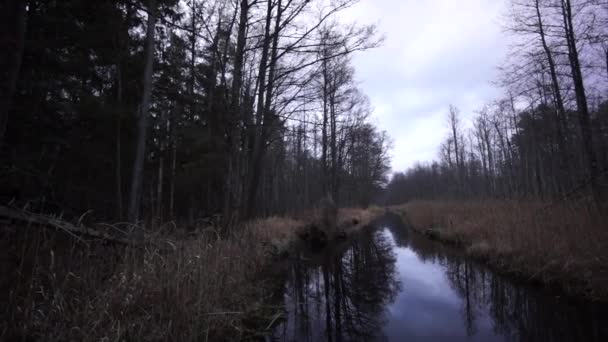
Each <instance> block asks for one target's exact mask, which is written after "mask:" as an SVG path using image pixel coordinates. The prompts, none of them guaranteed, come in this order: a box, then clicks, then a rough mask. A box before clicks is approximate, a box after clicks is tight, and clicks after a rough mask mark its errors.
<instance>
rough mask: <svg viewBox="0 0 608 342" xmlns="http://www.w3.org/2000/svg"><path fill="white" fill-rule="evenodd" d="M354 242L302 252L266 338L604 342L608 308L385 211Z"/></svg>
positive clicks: (292, 267)
mask: <svg viewBox="0 0 608 342" xmlns="http://www.w3.org/2000/svg"><path fill="white" fill-rule="evenodd" d="M373 226H374V227H373V228H370V229H367V230H365V231H363V232H361V233H360V234H359V235H358V236H356V237H354V238H353V241H349V242H348V243H345V244H342V245H339V246H334V247H333V248H329V249H326V250H323V251H321V252H319V253H311V252H308V251H306V250H305V249H302V250H301V251H300V252H298V253H297V255H295V256H294V257H293V259H292V260H291V262H290V267H289V275H288V277H287V281H286V283H285V290H284V291H285V292H284V304H285V306H286V309H287V312H288V313H287V317H286V319H285V321H284V322H282V323H281V324H279V325H278V326H277V327H276V328H275V330H274V332H273V335H272V338H271V339H272V340H274V341H608V308H606V306H605V305H604V306H601V305H597V304H592V303H580V302H575V301H573V300H572V299H569V298H567V297H564V296H559V295H557V294H555V293H552V292H550V291H548V290H543V289H540V288H537V287H533V286H529V285H528V284H525V283H522V282H519V281H514V280H512V279H509V278H508V277H504V276H502V275H498V274H496V273H494V272H493V271H491V270H490V269H488V268H487V267H485V266H483V265H481V264H479V263H477V262H474V261H471V260H470V259H468V258H466V257H465V256H463V254H462V253H460V252H459V251H458V250H456V249H454V248H451V247H448V246H445V245H442V244H440V243H437V242H432V241H430V240H428V239H427V238H425V237H423V236H421V235H419V234H416V233H412V232H410V231H408V229H407V227H405V226H404V224H403V222H402V221H401V220H400V218H399V217H398V216H396V215H392V214H387V215H385V216H384V217H382V218H381V219H379V220H377V221H376V222H375V223H374V225H373Z"/></svg>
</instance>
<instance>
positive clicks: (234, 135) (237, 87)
mask: <svg viewBox="0 0 608 342" xmlns="http://www.w3.org/2000/svg"><path fill="white" fill-rule="evenodd" d="M249 8H250V5H249V0H241V4H240V15H239V26H238V33H237V38H236V51H235V54H234V71H233V76H232V86H231V89H230V110H231V118H232V120H231V125H232V129H231V130H230V136H229V137H228V138H229V145H228V161H227V162H228V165H227V174H226V177H225V180H224V184H223V185H224V191H223V192H224V194H223V196H224V204H223V215H222V216H223V217H224V220H225V221H226V222H225V223H229V222H230V221H231V220H230V217H235V218H238V213H237V212H232V211H233V206H234V202H239V200H238V199H236V193H238V190H237V187H238V185H237V183H238V180H239V178H240V176H241V170H240V167H239V166H238V164H239V162H240V160H239V158H240V156H241V153H239V152H238V151H239V146H238V145H239V142H240V128H239V125H238V123H239V121H240V120H241V119H245V118H244V115H246V114H245V113H244V110H243V108H242V106H241V103H240V99H241V89H242V87H243V62H244V60H245V45H246V43H247V26H248V24H249ZM237 10H239V9H235V11H237ZM245 121H247V120H245Z"/></svg>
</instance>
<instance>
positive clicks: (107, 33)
mask: <svg viewBox="0 0 608 342" xmlns="http://www.w3.org/2000/svg"><path fill="white" fill-rule="evenodd" d="M356 2H357V1H356V0H340V1H335V2H332V3H331V5H330V6H316V5H315V3H316V1H307V0H297V1H281V0H268V1H258V0H239V1H220V0H183V1H178V0H156V1H148V0H142V1H138V0H119V1H113V0H101V1H78V0H66V1H51V0H45V1H42V0H41V1H35V0H31V1H12V0H11V1H6V2H3V4H2V6H3V7H2V10H1V12H2V15H3V16H4V15H6V16H7V18H8V19H10V20H8V19H7V20H3V23H2V25H4V26H6V29H4V26H3V36H2V41H1V44H2V50H3V51H2V65H1V68H2V70H0V71H1V72H2V76H3V77H2V81H1V82H2V84H1V86H2V99H1V101H0V114H1V115H2V116H1V117H0V118H1V119H2V120H1V121H0V123H1V124H2V125H1V126H0V128H1V129H0V132H4V127H6V131H5V132H6V133H5V134H2V135H0V139H1V140H0V141H1V145H0V158H1V160H2V163H1V164H0V192H1V196H2V202H3V203H11V204H12V205H14V206H25V205H27V206H28V208H30V210H32V211H37V212H45V213H52V214H63V215H64V216H65V217H67V218H74V217H78V216H80V215H81V214H82V213H83V212H86V211H90V210H91V211H92V212H91V217H93V218H95V219H98V220H110V221H113V220H125V219H128V220H129V221H138V220H142V219H147V220H149V219H153V218H155V219H159V220H161V221H168V220H172V219H189V220H195V219H196V218H200V217H207V216H210V215H214V214H221V215H222V216H223V217H224V219H225V220H226V222H236V221H238V220H242V219H245V218H248V217H252V216H260V215H268V214H275V213H288V212H294V211H297V210H299V209H302V208H307V207H310V206H311V205H314V203H316V202H317V201H318V200H319V199H320V198H321V197H323V196H326V194H332V195H333V196H334V197H336V200H339V201H340V204H342V205H349V204H368V203H370V201H371V199H372V198H373V196H375V194H376V193H377V192H378V191H379V189H380V188H381V187H382V185H383V184H384V182H385V181H386V175H387V172H388V158H387V148H388V145H389V144H388V139H387V137H386V135H385V134H384V133H383V132H380V131H379V130H378V129H377V128H375V127H374V126H373V125H371V124H370V123H369V122H368V117H369V115H370V114H371V109H370V106H369V105H368V102H367V99H366V97H365V95H363V94H361V92H360V91H359V90H358V89H357V87H356V81H355V77H356V76H355V75H354V70H353V69H352V67H351V66H350V58H349V57H350V55H352V54H353V53H355V52H357V51H362V50H366V49H370V48H373V47H375V46H377V45H378V44H379V43H380V39H379V38H378V36H377V34H376V31H375V28H374V27H365V26H364V27H360V26H353V25H344V24H340V23H338V22H337V21H336V20H337V19H336V15H337V14H338V13H339V12H340V11H341V10H343V9H346V8H348V7H350V6H352V5H353V4H354V3H356ZM319 9H320V10H321V13H319V12H318V11H319ZM150 25H152V26H151V27H149V26H150ZM149 28H150V29H149ZM5 75H6V77H4V76H5ZM13 80H14V81H13ZM139 167H141V171H138V168H139ZM134 168H135V169H134Z"/></svg>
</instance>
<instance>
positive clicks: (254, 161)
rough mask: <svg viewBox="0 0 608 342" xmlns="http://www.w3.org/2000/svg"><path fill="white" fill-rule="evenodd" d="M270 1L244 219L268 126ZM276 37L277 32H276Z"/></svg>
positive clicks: (251, 205) (251, 204)
mask: <svg viewBox="0 0 608 342" xmlns="http://www.w3.org/2000/svg"><path fill="white" fill-rule="evenodd" d="M272 7H273V6H272V0H268V9H267V14H266V29H265V32H264V44H263V47H262V56H261V58H260V69H259V73H258V78H259V88H258V104H257V111H256V118H255V124H254V131H255V138H254V142H253V151H252V155H251V158H250V167H249V181H248V182H247V183H248V184H249V187H248V190H247V202H246V207H245V217H246V218H251V217H252V216H253V214H254V210H255V197H256V194H257V188H258V185H259V181H260V179H259V178H260V174H261V171H262V170H261V167H262V158H263V151H262V150H263V149H264V148H265V145H266V141H265V140H266V136H265V129H264V127H265V126H266V125H267V124H268V123H266V122H264V120H263V119H264V117H265V116H266V114H265V113H264V110H265V103H266V102H265V101H264V95H265V92H266V86H267V85H266V73H267V69H268V54H269V51H270V45H271V41H270V25H271V22H272ZM277 35H278V32H277Z"/></svg>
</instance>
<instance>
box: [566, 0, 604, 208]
mask: <svg viewBox="0 0 608 342" xmlns="http://www.w3.org/2000/svg"><path fill="white" fill-rule="evenodd" d="M561 5H562V16H563V19H564V30H565V34H566V42H567V44H568V59H569V60H570V69H571V70H572V80H573V83H574V92H575V94H576V106H577V109H578V119H579V124H580V127H581V133H582V140H583V152H584V154H585V157H586V162H587V165H588V167H589V177H590V184H591V192H592V193H593V198H594V200H595V203H596V205H597V206H598V207H599V208H602V206H604V203H603V191H602V189H600V182H599V181H600V180H599V176H600V174H599V170H598V165H597V157H596V155H595V150H594V145H593V133H592V131H591V118H590V114H589V107H588V105H587V96H586V94H585V85H584V82H583V75H582V72H581V66H580V62H579V57H578V48H577V46H576V34H575V32H574V26H573V24H572V7H571V5H570V0H562V3H561Z"/></svg>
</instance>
